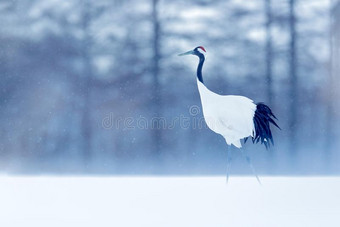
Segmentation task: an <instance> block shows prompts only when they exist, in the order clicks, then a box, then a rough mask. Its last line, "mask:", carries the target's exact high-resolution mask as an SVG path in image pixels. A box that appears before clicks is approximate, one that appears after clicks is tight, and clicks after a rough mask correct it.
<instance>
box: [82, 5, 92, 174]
mask: <svg viewBox="0 0 340 227" xmlns="http://www.w3.org/2000/svg"><path fill="white" fill-rule="evenodd" d="M90 9H91V6H90V4H89V2H88V1H86V2H85V3H84V5H83V21H82V27H83V32H84V38H83V44H82V51H83V53H82V54H83V62H84V72H83V75H82V78H80V81H81V94H82V97H81V98H82V109H81V112H82V119H81V133H82V137H83V138H82V152H83V160H84V164H85V167H86V168H88V166H89V164H90V162H91V158H92V127H91V111H92V102H91V101H92V100H91V92H92V83H91V81H92V76H93V75H92V64H91V53H90V48H91V36H90V32H89V24H90V21H91V15H90V12H89V10H90Z"/></svg>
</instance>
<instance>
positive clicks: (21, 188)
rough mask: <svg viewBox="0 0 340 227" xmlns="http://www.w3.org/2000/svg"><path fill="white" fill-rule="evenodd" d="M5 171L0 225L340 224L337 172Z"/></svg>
mask: <svg viewBox="0 0 340 227" xmlns="http://www.w3.org/2000/svg"><path fill="white" fill-rule="evenodd" d="M261 180H262V183H263V185H262V186H260V185H258V183H257V182H256V180H255V178H253V177H233V176H232V177H231V179H230V181H229V184H226V181H225V177H223V176H221V177H5V176H2V177H0V226H3V227H11V226H16V227H17V226H18V227H21V226H25V227H31V226H34V227H54V226H55V227H61V226H62V227H68V226H72V227H76V226H81V227H90V226H91V227H93V226H100V227H105V226H110V227H116V226H117V227H120V226H137V227H140V226H146V227H152V226H157V227H167V226H169V227H178V226H185V227H191V226H192V227H200V226H202V227H217V226H218V227H219V226H233V227H234V226H250V227H254V226H261V227H262V226H284V227H287V226H289V227H291V226H299V227H300V226H309V227H311V226H340V178H338V177H294V178H293V177H261Z"/></svg>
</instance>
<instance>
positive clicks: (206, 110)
mask: <svg viewBox="0 0 340 227" xmlns="http://www.w3.org/2000/svg"><path fill="white" fill-rule="evenodd" d="M205 52H206V51H205V49H204V47H202V46H198V47H196V48H195V49H193V50H190V51H188V52H185V53H183V54H179V56H183V55H196V56H197V57H198V58H199V63H198V67H197V87H198V91H199V93H200V97H201V103H202V109H203V116H204V119H205V121H206V124H207V125H208V127H209V128H210V129H211V130H212V131H214V132H215V133H218V134H220V135H222V136H223V137H224V139H225V141H226V142H227V144H228V145H229V146H231V145H234V146H235V147H237V148H241V147H242V145H241V140H242V139H244V142H246V141H247V139H248V138H249V137H252V141H253V143H258V142H261V143H262V144H264V145H265V146H266V148H268V147H269V146H270V143H272V145H274V140H273V136H272V133H271V130H270V123H271V124H273V125H275V126H276V127H278V128H279V126H278V125H277V124H276V122H275V121H274V120H273V118H275V119H277V118H276V117H275V115H274V114H273V113H272V111H271V109H270V108H269V107H268V106H267V105H265V104H263V103H257V104H255V103H254V101H253V100H251V99H249V98H247V97H244V96H238V95H218V94H216V93H214V92H212V91H211V90H209V89H208V88H207V87H206V86H205V85H204V82H203V76H202V67H203V63H204V60H205V57H204V53H205ZM229 150H230V149H228V166H227V180H228V177H229V166H230V163H229V162H230V160H231V159H230V154H229ZM241 152H242V154H243V151H242V150H241ZM246 160H247V161H248V163H249V165H250V167H251V169H252V171H253V173H254V175H255V176H256V178H257V180H258V182H259V183H260V180H259V178H258V176H257V175H256V173H255V170H254V168H253V166H252V164H251V162H250V158H249V157H248V156H246Z"/></svg>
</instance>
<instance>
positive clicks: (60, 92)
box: [0, 0, 340, 174]
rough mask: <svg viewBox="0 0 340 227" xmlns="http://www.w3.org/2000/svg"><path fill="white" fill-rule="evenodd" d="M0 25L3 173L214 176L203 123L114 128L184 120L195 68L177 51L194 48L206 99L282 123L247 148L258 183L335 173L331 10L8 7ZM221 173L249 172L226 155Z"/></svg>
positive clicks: (171, 4) (231, 3)
mask: <svg viewBox="0 0 340 227" xmlns="http://www.w3.org/2000/svg"><path fill="white" fill-rule="evenodd" d="M0 24H1V26H0V78H1V80H0V171H1V172H7V173H28V174H34V173H46V174H48V173H62V174H64V173H67V174H78V173H100V174H223V173H225V170H226V150H227V147H226V144H225V141H224V139H223V138H222V137H221V136H218V135H216V134H214V133H213V132H212V131H210V130H208V129H207V128H205V127H202V128H200V127H198V128H197V127H182V126H181V125H180V124H175V126H174V127H172V128H163V127H150V125H149V127H125V126H126V125H124V124H122V125H119V127H116V125H115V122H116V121H117V119H141V118H143V119H147V121H151V119H160V118H164V119H165V120H166V121H167V122H172V121H174V119H176V118H178V117H188V118H189V119H192V118H193V116H192V113H190V108H191V107H192V106H199V107H200V106H201V105H200V100H199V94H198V91H197V87H196V77H195V71H196V64H197V59H196V58H194V57H181V58H180V57H178V56H177V54H178V53H181V52H184V51H188V50H190V49H192V48H194V47H195V46H198V45H202V46H204V47H205V48H206V50H207V60H206V63H205V66H204V69H203V74H204V77H205V83H206V85H207V86H208V87H209V88H210V89H211V90H213V91H215V92H217V93H219V94H240V95H245V96H248V97H250V98H251V99H253V100H255V101H256V102H260V101H263V102H266V103H267V104H268V105H270V106H271V107H272V109H273V111H274V113H275V114H276V116H277V117H278V118H279V121H278V123H279V125H280V126H281V128H282V130H281V131H280V130H277V129H273V133H274V138H275V147H274V149H271V150H268V151H267V150H265V148H264V146H263V145H252V144H250V143H249V142H247V144H246V145H245V150H246V152H248V153H249V155H250V156H251V157H252V159H253V162H254V165H255V167H256V169H257V171H258V172H259V173H260V174H339V173H340V165H339V164H338V163H339V162H340V151H339V148H340V141H339V136H340V135H339V129H340V122H339V120H340V119H339V112H338V111H339V108H340V105H339V101H338V100H339V97H340V94H339V85H340V84H339V77H340V66H339V62H340V29H339V28H340V27H339V26H340V2H338V1H335V0H334V1H330V0H276V1H273V0H256V1H240V0H215V1H210V0H185V1H184V0H173V1H165V0H162V1H160V0H138V1H137V0H115V1H109V0H98V1H94V0H69V1H57V0H50V1H42V0H32V1H20V0H18V1H6V0H5V1H1V2H0ZM194 117H196V118H201V117H202V112H201V111H200V112H198V113H197V116H194ZM149 123H150V122H149ZM133 124H135V122H133ZM231 172H232V173H237V174H243V173H246V174H251V171H250V170H249V168H248V167H247V164H246V162H245V160H244V158H242V156H241V154H240V153H239V152H236V150H233V164H232V170H231Z"/></svg>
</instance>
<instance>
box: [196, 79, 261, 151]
mask: <svg viewBox="0 0 340 227" xmlns="http://www.w3.org/2000/svg"><path fill="white" fill-rule="evenodd" d="M197 85H198V89H199V92H200V96H201V102H202V107H203V115H204V118H205V120H206V123H207V125H208V127H209V128H210V129H211V130H213V131H214V132H216V133H218V134H221V135H222V136H223V137H224V138H225V140H226V142H227V144H229V145H230V144H233V145H235V146H236V147H239V148H240V147H241V143H240V139H243V138H245V137H248V136H252V134H253V130H254V122H253V117H254V114H255V110H256V105H255V104H254V102H253V101H252V100H251V99H249V98H247V97H244V96H236V95H218V94H215V93H214V92H212V91H210V90H209V89H207V88H206V87H205V86H204V84H202V83H201V82H200V81H198V80H197Z"/></svg>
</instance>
